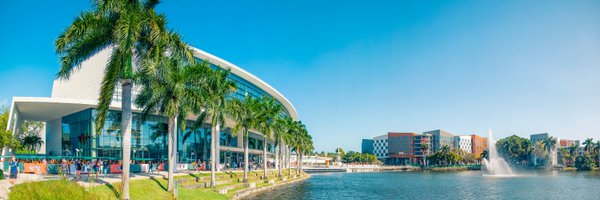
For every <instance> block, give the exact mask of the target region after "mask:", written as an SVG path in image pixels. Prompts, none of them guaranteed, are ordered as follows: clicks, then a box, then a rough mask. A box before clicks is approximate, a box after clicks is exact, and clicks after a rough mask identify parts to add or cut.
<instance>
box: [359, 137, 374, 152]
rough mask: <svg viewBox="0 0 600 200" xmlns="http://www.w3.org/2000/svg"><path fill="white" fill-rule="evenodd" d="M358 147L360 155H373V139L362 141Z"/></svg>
mask: <svg viewBox="0 0 600 200" xmlns="http://www.w3.org/2000/svg"><path fill="white" fill-rule="evenodd" d="M360 147H361V152H362V153H368V154H373V139H362V143H361V145H360Z"/></svg>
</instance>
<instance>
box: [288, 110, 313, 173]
mask: <svg viewBox="0 0 600 200" xmlns="http://www.w3.org/2000/svg"><path fill="white" fill-rule="evenodd" d="M290 138H291V139H290V141H291V143H290V145H292V148H293V150H294V151H295V152H296V157H297V159H296V173H300V171H302V158H303V155H304V154H306V153H310V152H312V150H313V146H312V137H311V136H310V135H309V134H308V131H307V130H306V126H304V124H302V122H300V121H297V122H296V123H295V126H294V131H293V134H292V135H291V136H290Z"/></svg>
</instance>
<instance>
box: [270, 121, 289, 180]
mask: <svg viewBox="0 0 600 200" xmlns="http://www.w3.org/2000/svg"><path fill="white" fill-rule="evenodd" d="M293 126H294V119H292V118H291V117H290V116H288V115H285V116H283V117H279V118H277V120H276V125H275V129H274V132H275V134H274V135H275V141H276V142H277V144H278V146H279V154H280V155H281V156H280V158H279V160H278V159H275V160H276V162H277V160H278V161H279V167H278V170H279V172H278V176H279V177H281V176H282V169H283V168H284V164H283V163H284V160H285V157H286V153H285V152H286V149H287V147H286V144H287V143H286V138H287V137H288V135H289V134H290V132H291V131H292V128H293Z"/></svg>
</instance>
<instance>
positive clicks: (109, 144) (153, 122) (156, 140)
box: [62, 109, 262, 162]
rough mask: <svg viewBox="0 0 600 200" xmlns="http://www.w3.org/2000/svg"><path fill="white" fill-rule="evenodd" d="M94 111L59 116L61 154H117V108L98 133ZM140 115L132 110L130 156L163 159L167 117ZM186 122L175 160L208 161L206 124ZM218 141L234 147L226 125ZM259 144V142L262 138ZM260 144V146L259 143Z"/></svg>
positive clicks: (110, 156)
mask: <svg viewBox="0 0 600 200" xmlns="http://www.w3.org/2000/svg"><path fill="white" fill-rule="evenodd" d="M96 115H97V110H95V109H86V110H82V111H79V112H77V113H73V114H70V115H67V116H64V117H63V118H62V155H64V156H81V157H99V158H107V159H119V158H120V157H121V143H122V140H121V139H122V138H121V112H120V111H112V110H111V111H109V113H108V115H107V117H106V121H105V123H104V127H103V129H102V132H101V133H100V134H95V128H94V121H95V119H96ZM141 117H142V116H141V114H139V113H134V114H133V119H132V132H131V149H132V155H131V158H132V159H133V160H166V159H167V152H168V143H167V141H168V135H167V132H168V131H167V120H168V119H167V118H166V117H162V116H156V115H149V116H147V117H146V119H145V121H142V119H141ZM186 125H187V128H186V130H185V131H180V132H179V133H178V137H177V138H178V141H177V151H178V156H179V161H180V162H192V161H194V160H201V161H208V160H209V158H210V139H211V127H210V125H209V124H203V125H202V126H201V127H200V128H197V129H195V130H192V127H193V126H194V121H187V124H186ZM219 143H220V145H221V146H229V147H238V139H237V136H232V135H231V129H230V128H224V129H223V130H222V131H221V133H220V142H219ZM260 145H262V140H261V141H260ZM260 147H261V149H262V146H260ZM222 153H224V152H222ZM235 154H237V153H235ZM236 156H237V155H236ZM240 156H241V155H240Z"/></svg>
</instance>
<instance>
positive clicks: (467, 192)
mask: <svg viewBox="0 0 600 200" xmlns="http://www.w3.org/2000/svg"><path fill="white" fill-rule="evenodd" d="M251 199H337V200H342V199H600V173H599V172H547V173H535V174H529V175H524V176H518V177H510V178H493V177H484V176H481V172H480V171H465V172H444V173H441V172H439V173H435V172H426V173H420V172H380V173H327V174H313V175H312V177H311V178H309V179H308V180H305V181H304V182H301V183H295V184H292V185H289V186H285V187H283V188H280V189H277V190H273V191H269V192H266V193H263V194H260V195H258V196H254V197H252V198H251Z"/></svg>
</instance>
